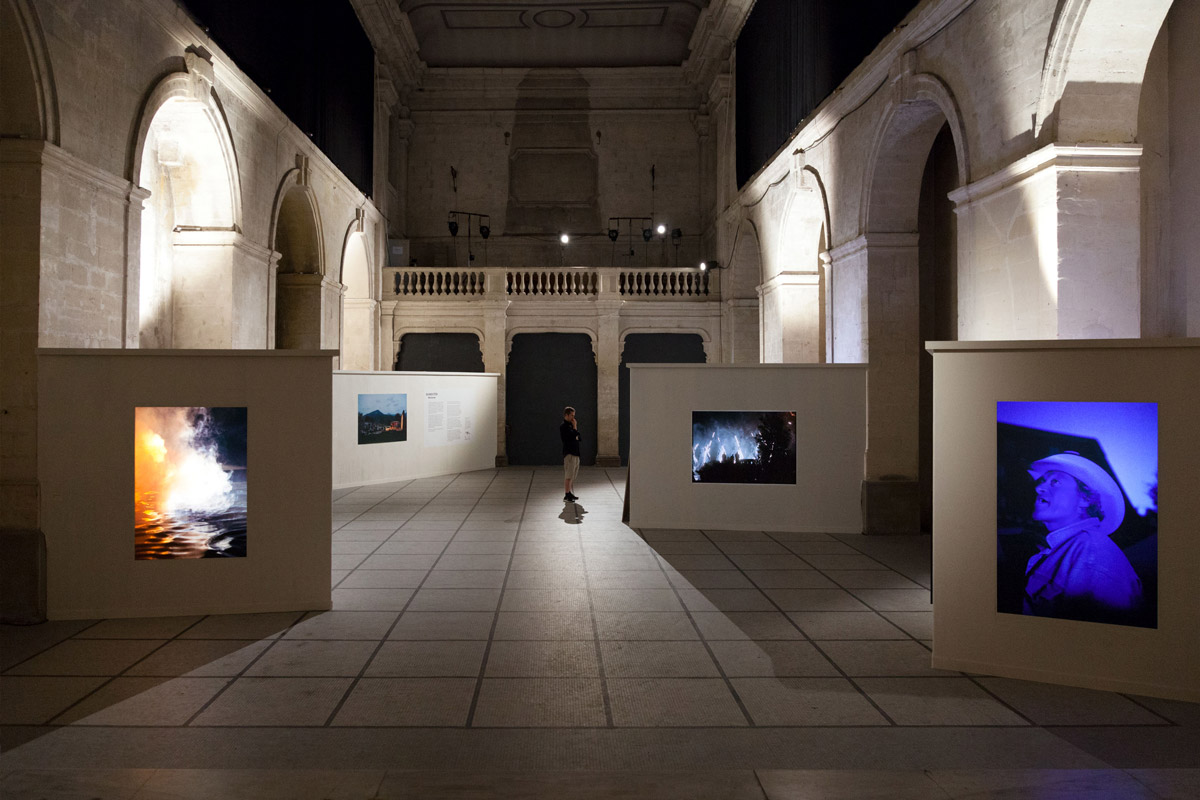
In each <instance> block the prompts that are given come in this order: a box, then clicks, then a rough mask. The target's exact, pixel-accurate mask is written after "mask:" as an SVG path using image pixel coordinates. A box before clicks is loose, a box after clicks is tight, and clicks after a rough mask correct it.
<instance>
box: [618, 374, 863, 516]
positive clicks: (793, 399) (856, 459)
mask: <svg viewBox="0 0 1200 800" xmlns="http://www.w3.org/2000/svg"><path fill="white" fill-rule="evenodd" d="M629 369H630V384H629V385H630V392H629V408H630V414H629V483H630V491H629V513H630V523H629V524H630V525H632V526H633V527H645V528H708V529H716V530H763V531H814V532H817V531H819V532H823V533H861V532H862V510H861V504H860V493H861V490H862V481H863V455H864V451H865V448H866V367H865V366H864V365H861V364H753V365H733V364H630V365H629Z"/></svg>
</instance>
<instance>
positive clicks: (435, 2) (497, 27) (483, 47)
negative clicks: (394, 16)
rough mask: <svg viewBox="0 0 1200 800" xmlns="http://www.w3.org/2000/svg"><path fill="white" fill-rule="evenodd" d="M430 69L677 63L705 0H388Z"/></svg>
mask: <svg viewBox="0 0 1200 800" xmlns="http://www.w3.org/2000/svg"><path fill="white" fill-rule="evenodd" d="M393 2H396V3H397V6H398V8H399V10H400V11H401V12H403V13H404V14H406V15H407V17H408V21H409V23H410V24H411V26H412V32H413V34H414V35H415V37H416V41H417V44H418V51H417V56H418V57H419V58H420V60H421V61H423V62H425V64H426V65H428V66H430V67H641V66H679V65H681V64H683V62H684V61H686V60H687V58H688V42H689V41H690V40H691V37H692V33H693V31H694V30H695V28H696V24H697V21H698V20H699V18H700V15H701V12H702V11H703V10H704V8H705V7H706V6H707V5H708V4H709V0H582V1H581V0H574V1H571V0H559V1H555V0H393Z"/></svg>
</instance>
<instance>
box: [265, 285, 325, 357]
mask: <svg viewBox="0 0 1200 800" xmlns="http://www.w3.org/2000/svg"><path fill="white" fill-rule="evenodd" d="M325 282H326V281H325V278H324V277H323V276H321V275H316V274H313V273H305V274H300V273H295V272H285V273H282V274H280V275H278V276H277V277H276V288H275V292H276V296H277V304H278V310H277V312H276V314H277V316H276V320H275V331H276V333H275V346H276V347H278V348H279V349H281V350H319V349H320V348H321V347H322V345H323V344H324V342H323V336H322V328H323V327H324V325H323V324H322V308H323V307H324V305H325V300H324V294H325V291H324V289H325V287H324V283H325Z"/></svg>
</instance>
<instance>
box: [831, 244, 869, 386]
mask: <svg viewBox="0 0 1200 800" xmlns="http://www.w3.org/2000/svg"><path fill="white" fill-rule="evenodd" d="M829 307H830V312H829V315H830V319H831V323H830V325H829V333H828V336H829V340H830V343H831V344H830V348H829V349H830V351H831V352H832V357H831V358H830V361H831V362H835V363H840V364H865V363H866V361H867V237H865V236H859V237H858V238H857V239H851V240H850V241H849V242H846V243H845V244H843V245H839V246H838V247H835V248H834V249H833V250H831V251H830V252H829Z"/></svg>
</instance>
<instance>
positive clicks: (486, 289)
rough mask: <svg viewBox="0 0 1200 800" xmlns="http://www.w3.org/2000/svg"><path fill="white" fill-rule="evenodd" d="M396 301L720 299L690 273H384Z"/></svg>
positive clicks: (705, 278)
mask: <svg viewBox="0 0 1200 800" xmlns="http://www.w3.org/2000/svg"><path fill="white" fill-rule="evenodd" d="M384 281H385V283H384V286H385V287H387V288H386V289H385V295H386V294H387V293H391V294H394V296H395V297H396V299H397V300H424V301H437V300H445V301H453V300H472V299H478V300H484V299H489V298H491V299H501V298H503V299H508V300H513V301H520V300H555V299H563V300H595V299H620V300H633V301H636V300H641V301H656V302H705V301H710V300H719V299H720V284H719V281H718V278H717V276H716V275H714V274H712V273H703V272H699V271H698V270H695V269H679V268H662V269H626V268H621V267H484V268H481V269H470V268H448V267H441V268H439V267H389V268H387V269H385V270H384Z"/></svg>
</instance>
